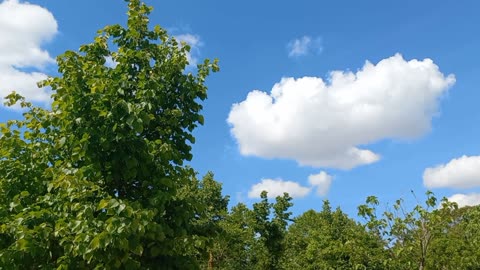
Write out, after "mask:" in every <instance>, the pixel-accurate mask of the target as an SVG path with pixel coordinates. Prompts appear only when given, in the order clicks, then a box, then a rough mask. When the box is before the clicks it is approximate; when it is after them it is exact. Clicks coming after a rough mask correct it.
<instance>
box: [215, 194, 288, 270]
mask: <svg viewBox="0 0 480 270" xmlns="http://www.w3.org/2000/svg"><path fill="white" fill-rule="evenodd" d="M291 200H292V198H291V197H290V196H289V195H288V194H287V193H285V194H284V195H283V196H278V197H277V198H276V200H275V202H274V203H272V202H269V200H268V197H267V192H265V191H264V192H262V193H261V201H260V202H257V203H254V204H253V207H252V208H253V209H249V208H247V206H246V205H244V204H238V205H236V206H235V207H233V208H232V209H231V211H230V213H229V215H228V216H227V217H226V218H225V220H223V221H222V222H221V223H220V224H221V227H222V229H223V232H222V234H220V237H219V238H218V239H217V240H216V242H215V245H214V249H213V250H212V253H213V259H214V264H215V269H229V270H230V269H259V270H270V269H281V265H280V260H281V258H282V256H283V255H284V250H285V246H284V244H285V241H284V238H285V234H286V231H287V225H288V222H289V221H291V218H290V216H291V212H289V209H290V207H291V206H292V202H291Z"/></svg>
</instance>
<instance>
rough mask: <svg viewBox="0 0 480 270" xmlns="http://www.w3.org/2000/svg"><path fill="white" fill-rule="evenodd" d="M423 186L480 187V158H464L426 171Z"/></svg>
mask: <svg viewBox="0 0 480 270" xmlns="http://www.w3.org/2000/svg"><path fill="white" fill-rule="evenodd" d="M423 184H424V185H425V186H426V187H428V188H442V187H449V188H472V187H478V186H480V156H470V157H469V156H462V157H460V158H456V159H452V160H450V162H448V163H447V164H440V165H437V166H435V167H432V168H427V169H425V171H424V173H423Z"/></svg>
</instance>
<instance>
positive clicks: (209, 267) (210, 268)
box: [208, 251, 213, 270]
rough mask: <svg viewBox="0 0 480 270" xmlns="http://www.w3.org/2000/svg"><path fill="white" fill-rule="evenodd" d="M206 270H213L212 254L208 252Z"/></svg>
mask: <svg viewBox="0 0 480 270" xmlns="http://www.w3.org/2000/svg"><path fill="white" fill-rule="evenodd" d="M208 270H213V253H212V251H209V258H208Z"/></svg>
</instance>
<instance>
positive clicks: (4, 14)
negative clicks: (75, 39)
mask: <svg viewBox="0 0 480 270" xmlns="http://www.w3.org/2000/svg"><path fill="white" fill-rule="evenodd" d="M57 28H58V26H57V22H56V20H55V18H54V17H53V15H52V13H50V12H49V11H48V10H47V9H45V8H43V7H40V6H38V5H34V4H29V3H23V2H19V1H17V0H6V1H3V2H2V3H0V100H1V99H3V97H5V96H6V95H8V94H9V93H10V92H11V91H13V90H15V91H17V92H18V93H20V94H21V95H23V96H25V97H26V98H27V99H28V100H30V101H33V102H43V103H45V102H47V101H49V100H50V95H49V93H48V92H47V90H45V89H39V88H38V87H37V82H38V81H41V80H43V79H45V78H46V77H47V75H45V74H44V73H42V71H41V70H42V69H43V68H44V67H45V66H46V65H48V64H51V63H54V60H53V59H52V57H51V56H50V55H49V53H48V52H47V51H46V50H44V49H42V47H41V46H42V44H43V43H45V42H47V41H49V40H51V39H52V38H53V36H54V35H55V34H56V33H57ZM26 70H29V71H26ZM32 70H33V71H32ZM2 104H3V102H2Z"/></svg>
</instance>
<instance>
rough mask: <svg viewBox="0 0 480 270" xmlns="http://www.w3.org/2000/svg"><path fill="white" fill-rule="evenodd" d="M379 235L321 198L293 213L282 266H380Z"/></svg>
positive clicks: (359, 267)
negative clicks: (311, 206)
mask: <svg viewBox="0 0 480 270" xmlns="http://www.w3.org/2000/svg"><path fill="white" fill-rule="evenodd" d="M384 256H385V250H384V249H383V245H382V242H381V239H380V238H378V237H376V236H375V235H373V234H371V233H368V232H367V231H366V230H365V229H364V227H363V226H362V225H361V224H359V223H357V222H355V221H354V220H352V219H351V218H349V217H348V216H347V215H346V214H344V213H343V212H342V211H341V210H340V209H339V208H337V210H335V211H332V209H331V207H330V203H329V202H328V201H324V204H323V208H322V211H321V212H316V211H314V210H309V211H307V212H304V213H303V214H301V215H300V216H298V217H296V218H295V220H294V223H293V224H292V225H291V226H290V227H289V229H288V233H287V236H286V252H285V256H284V257H283V260H282V263H283V268H284V269H292V270H294V269H305V270H310V269H311V270H314V269H382V267H383V264H382V263H383V259H384Z"/></svg>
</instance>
